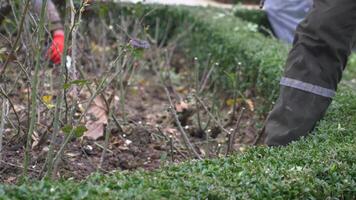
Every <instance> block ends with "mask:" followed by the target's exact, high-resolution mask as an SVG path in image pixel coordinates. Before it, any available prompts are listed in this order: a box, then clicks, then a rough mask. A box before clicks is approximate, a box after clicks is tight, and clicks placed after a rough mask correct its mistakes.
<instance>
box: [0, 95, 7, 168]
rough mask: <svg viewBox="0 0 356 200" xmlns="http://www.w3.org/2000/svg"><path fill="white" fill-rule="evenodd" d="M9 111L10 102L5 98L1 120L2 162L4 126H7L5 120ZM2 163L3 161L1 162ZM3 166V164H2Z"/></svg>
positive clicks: (0, 147)
mask: <svg viewBox="0 0 356 200" xmlns="http://www.w3.org/2000/svg"><path fill="white" fill-rule="evenodd" d="M7 113H8V103H7V100H6V99H3V101H2V111H1V119H0V120H1V121H0V162H1V160H2V153H1V151H2V138H3V134H4V127H5V121H6V115H7ZM0 164H1V163H0ZM0 166H1V165H0Z"/></svg>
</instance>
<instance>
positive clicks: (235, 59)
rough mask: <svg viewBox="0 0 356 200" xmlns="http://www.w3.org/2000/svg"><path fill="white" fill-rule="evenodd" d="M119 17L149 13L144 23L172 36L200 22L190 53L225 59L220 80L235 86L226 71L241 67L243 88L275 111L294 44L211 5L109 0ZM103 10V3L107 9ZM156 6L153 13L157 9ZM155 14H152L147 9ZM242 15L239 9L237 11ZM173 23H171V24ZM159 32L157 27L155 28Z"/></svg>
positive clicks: (185, 44) (186, 44)
mask: <svg viewBox="0 0 356 200" xmlns="http://www.w3.org/2000/svg"><path fill="white" fill-rule="evenodd" d="M107 6H108V7H110V9H104V10H113V8H115V7H116V9H114V10H117V12H115V14H116V15H114V16H116V17H117V18H119V17H120V16H122V15H136V16H138V17H139V16H145V17H144V23H145V25H147V26H149V27H151V28H152V27H155V23H156V21H157V20H156V19H157V18H160V19H164V20H160V23H161V25H162V23H163V27H166V26H165V25H168V26H169V27H170V29H169V35H171V36H174V35H176V34H179V33H182V32H185V31H187V29H188V27H189V24H194V28H193V30H192V32H191V33H189V34H188V35H187V36H185V37H184V40H183V41H181V47H182V48H183V49H184V50H185V51H186V55H188V56H191V57H197V58H198V59H199V60H200V61H204V60H206V59H208V57H209V58H210V59H211V60H213V61H215V62H218V63H219V70H218V73H219V74H220V76H219V77H220V81H219V84H220V85H221V87H223V88H225V89H227V91H228V90H229V89H231V83H230V82H229V81H228V77H227V76H226V73H234V71H236V70H237V69H239V70H240V71H241V74H242V76H241V77H240V78H239V80H238V88H237V89H238V90H240V91H242V92H243V91H245V90H246V89H251V88H254V89H255V92H256V96H259V97H261V102H262V101H263V103H261V104H263V105H265V106H263V108H261V109H262V110H263V111H262V112H266V111H267V110H269V109H270V106H271V103H272V102H273V100H274V99H275V98H276V95H277V93H278V91H279V87H278V83H279V78H280V75H281V72H282V69H283V65H284V60H285V58H286V55H287V53H288V49H289V46H288V45H284V44H282V43H280V42H279V41H277V40H274V39H271V38H270V39H266V37H265V36H264V35H262V34H261V33H260V32H259V28H258V25H257V24H255V23H253V22H247V21H245V20H241V19H240V18H236V17H235V16H234V12H228V11H225V10H220V9H214V8H208V9H201V8H189V7H167V6H143V5H126V6H124V7H120V5H112V4H107ZM101 9H102V7H101ZM152 10H153V11H152ZM147 12H150V14H149V15H145V13H147ZM235 13H236V12H235ZM170 22H171V23H170ZM152 30H154V28H152Z"/></svg>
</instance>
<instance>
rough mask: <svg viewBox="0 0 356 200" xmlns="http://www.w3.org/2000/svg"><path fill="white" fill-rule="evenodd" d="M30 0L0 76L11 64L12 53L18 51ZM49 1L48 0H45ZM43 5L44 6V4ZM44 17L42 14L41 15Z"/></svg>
mask: <svg viewBox="0 0 356 200" xmlns="http://www.w3.org/2000/svg"><path fill="white" fill-rule="evenodd" d="M30 1H31V0H27V1H26V2H25V8H24V11H23V12H22V16H21V21H20V24H19V28H18V32H17V36H16V39H15V42H14V44H13V45H12V47H11V51H10V54H9V56H8V57H7V59H6V61H5V63H4V66H3V69H2V70H1V72H0V77H2V76H3V75H4V73H5V71H6V68H7V66H8V65H9V62H10V59H11V55H13V54H14V53H15V51H16V48H17V44H18V43H19V41H20V37H21V33H22V30H23V26H24V24H25V18H26V15H27V12H28V10H29V7H30ZM45 1H47V0H45ZM42 7H43V6H42ZM41 17H42V16H41Z"/></svg>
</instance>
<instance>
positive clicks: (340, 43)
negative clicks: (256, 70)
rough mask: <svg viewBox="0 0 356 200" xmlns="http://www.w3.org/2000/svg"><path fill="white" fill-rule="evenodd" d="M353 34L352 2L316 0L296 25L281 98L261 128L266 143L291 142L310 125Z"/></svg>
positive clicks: (325, 103)
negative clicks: (306, 14)
mask: <svg viewBox="0 0 356 200" xmlns="http://www.w3.org/2000/svg"><path fill="white" fill-rule="evenodd" d="M355 35H356V1H355V0H337V1H336V0H315V1H314V6H313V8H312V9H311V11H310V13H309V14H308V16H307V17H306V18H305V20H303V21H302V22H301V23H300V24H299V25H298V27H297V29H296V36H295V39H294V42H293V48H292V50H291V51H290V52H289V56H288V59H287V64H286V68H285V72H284V76H283V77H282V79H281V81H280V85H281V88H280V94H279V98H278V100H277V102H276V104H275V106H274V108H273V109H272V111H271V113H270V114H269V116H268V118H267V120H266V122H265V126H264V129H263V131H262V135H265V136H266V140H265V142H266V144H267V145H269V146H278V145H286V144H289V143H290V142H292V141H295V140H297V139H299V138H300V137H302V136H306V135H307V134H308V133H309V132H310V131H312V130H313V129H314V127H315V125H316V123H317V122H318V121H319V120H320V119H321V118H322V117H323V115H324V114H325V112H326V110H327V108H328V107H329V105H330V103H331V101H332V98H333V97H334V95H335V93H336V89H337V85H338V83H339V82H340V80H341V76H342V72H343V70H344V69H345V66H346V62H347V59H348V56H349V55H350V53H351V48H352V46H353V44H352V43H353V42H352V41H353V40H354V39H355Z"/></svg>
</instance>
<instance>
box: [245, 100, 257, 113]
mask: <svg viewBox="0 0 356 200" xmlns="http://www.w3.org/2000/svg"><path fill="white" fill-rule="evenodd" d="M246 103H247V105H248V107H249V109H250V110H251V111H254V110H255V105H254V103H253V101H252V100H251V99H247V100H246Z"/></svg>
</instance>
